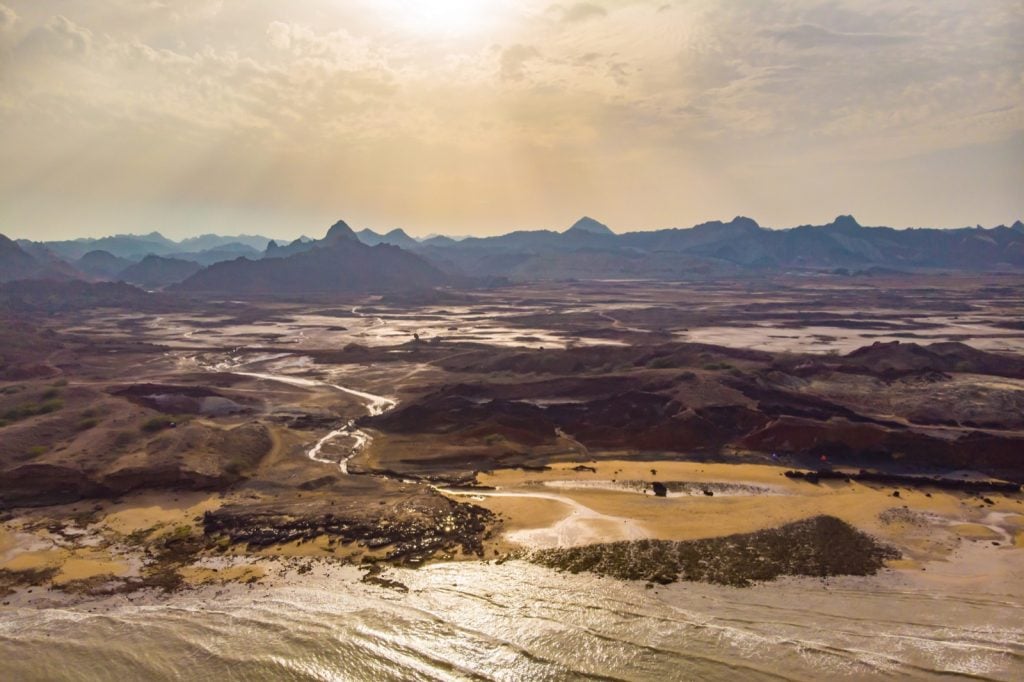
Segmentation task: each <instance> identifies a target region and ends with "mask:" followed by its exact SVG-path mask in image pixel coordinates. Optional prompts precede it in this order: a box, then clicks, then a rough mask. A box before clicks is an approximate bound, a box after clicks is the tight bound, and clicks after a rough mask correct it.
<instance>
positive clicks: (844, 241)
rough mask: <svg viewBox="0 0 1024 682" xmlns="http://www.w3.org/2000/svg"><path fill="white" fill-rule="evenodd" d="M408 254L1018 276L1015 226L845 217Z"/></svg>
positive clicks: (1022, 246) (571, 271)
mask: <svg viewBox="0 0 1024 682" xmlns="http://www.w3.org/2000/svg"><path fill="white" fill-rule="evenodd" d="M417 251H418V252H419V253H421V254H423V255H424V256H425V257H427V258H428V259H429V260H431V261H432V262H433V263H435V264H437V265H438V266H439V267H441V268H442V269H444V270H446V271H447V272H449V273H452V274H459V275H469V276H479V275H485V274H486V275H493V276H506V277H511V278H513V279H518V280H529V279H566V278H617V277H645V278H655V279H676V278H686V277H703V276H706V275H708V274H720V275H721V274H732V273H739V272H743V271H749V270H753V271H758V270H769V271H778V270H790V269H811V270H815V269H817V270H827V271H835V270H839V269H846V270H848V271H850V272H881V271H884V270H889V271H909V270H927V269H949V270H969V271H991V270H1012V271H1021V270H1024V225H1022V224H1021V223H1020V221H1018V222H1016V223H1014V225H1013V226H1011V227H1005V226H1000V227H996V228H992V229H987V230H986V229H983V228H980V227H978V228H974V227H971V228H962V229H952V230H940V229H908V230H896V229H893V228H889V227H863V226H862V225H860V223H859V222H858V221H857V220H856V219H855V218H854V217H853V216H850V215H843V216H839V217H837V218H836V219H835V220H834V221H832V222H831V223H828V224H827V225H820V226H814V225H804V226H800V227H795V228H791V229H782V230H776V229H767V228H764V227H761V226H760V225H758V224H757V222H756V221H754V220H752V219H750V218H746V217H737V218H734V219H732V220H731V221H729V222H720V221H713V222H709V223H703V224H701V225H696V226H694V227H691V228H684V229H680V228H674V229H668V230H655V231H650V232H631V233H625V234H620V235H616V234H615V233H613V232H612V231H611V230H609V229H608V228H607V227H606V226H605V225H602V224H601V223H599V222H597V221H596V220H593V219H591V218H583V219H581V220H580V221H578V222H577V223H576V224H574V225H573V226H572V227H570V228H569V229H568V230H566V231H565V232H563V233H561V234H559V233H556V232H551V231H548V230H539V231H533V232H512V233H510V234H506V235H501V236H498V237H483V238H480V237H477V238H468V239H465V240H462V241H454V240H443V239H428V240H425V241H424V242H422V243H420V245H419V247H418V249H417Z"/></svg>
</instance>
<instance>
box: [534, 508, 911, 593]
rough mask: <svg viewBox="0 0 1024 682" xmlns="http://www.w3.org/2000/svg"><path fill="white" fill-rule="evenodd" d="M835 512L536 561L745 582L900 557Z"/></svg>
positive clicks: (553, 554) (661, 578)
mask: <svg viewBox="0 0 1024 682" xmlns="http://www.w3.org/2000/svg"><path fill="white" fill-rule="evenodd" d="M899 556H900V554H899V552H897V551H896V550H895V549H892V548H890V547H887V546H885V545H882V544H879V543H878V542H877V541H875V540H874V539H873V538H871V537H870V536H868V535H865V534H864V533H862V532H860V531H859V530H857V529H856V528H854V527H853V526H850V525H849V524H847V523H846V522H844V521H841V520H839V519H837V518H835V517H832V516H816V517H814V518H810V519H805V520H803V521H797V522H795V523H790V524H787V525H785V526H782V527H780V528H772V529H769V530H762V531H757V532H756V533H746V534H742V535H730V536H728V537H723V538H710V539H707V540H689V541H685V542H672V541H668V540H639V541H634V542H616V543H611V544H605V545H590V546H586V547H572V548H568V549H547V550H541V551H539V552H535V553H534V554H533V555H532V556H530V560H531V561H534V562H535V563H538V564H541V565H544V566H548V567H551V568H557V569H561V570H567V571H571V572H573V573H580V572H583V571H589V572H591V573H598V574H600V575H609V576H612V577H615V578H620V579H623V580H647V581H650V582H656V583H662V584H665V583H670V582H675V581H677V580H687V581H694V582H709V583H719V584H723V585H735V586H737V587H746V586H748V585H750V584H751V583H754V582H760V581H768V580H774V579H776V578H779V577H781V576H787V575H793V576H813V577H827V576H837V575H872V574H874V573H876V572H878V571H879V570H880V569H881V568H882V567H883V566H884V563H885V561H886V560H888V559H896V558H899Z"/></svg>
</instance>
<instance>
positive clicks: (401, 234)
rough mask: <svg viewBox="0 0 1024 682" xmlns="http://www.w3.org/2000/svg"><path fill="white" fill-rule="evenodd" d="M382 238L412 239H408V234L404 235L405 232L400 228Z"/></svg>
mask: <svg viewBox="0 0 1024 682" xmlns="http://www.w3.org/2000/svg"><path fill="white" fill-rule="evenodd" d="M384 236H385V237H401V238H403V239H412V237H410V236H409V235H408V234H407V233H406V231H405V230H403V229H402V228H400V227H396V228H395V229H393V230H391V231H390V232H388V233H387V234H386V235H384Z"/></svg>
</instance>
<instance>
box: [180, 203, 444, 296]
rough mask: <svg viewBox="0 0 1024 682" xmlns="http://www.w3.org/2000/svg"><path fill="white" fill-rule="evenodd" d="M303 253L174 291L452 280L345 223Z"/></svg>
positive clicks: (279, 290) (388, 286)
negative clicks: (361, 237) (363, 238)
mask: <svg viewBox="0 0 1024 682" xmlns="http://www.w3.org/2000/svg"><path fill="white" fill-rule="evenodd" d="M302 244H303V246H304V247H308V248H305V249H304V250H302V251H300V252H297V253H293V254H292V255H287V256H280V257H277V256H274V255H272V253H271V252H272V249H270V248H269V247H268V251H267V257H265V258H263V259H261V260H249V259H247V258H238V259H235V260H232V261H226V262H222V263H216V264H214V265H212V266H210V267H208V268H205V269H203V270H201V271H200V272H198V273H196V274H194V275H192V276H191V277H189V278H188V279H186V280H185V281H183V282H181V283H180V284H178V285H176V286H174V287H172V290H174V291H179V292H188V293H230V294H236V295H247V294H263V295H267V294H284V295H289V294H308V293H331V292H338V291H346V292H387V291H402V290H410V289H429V288H431V287H435V286H439V285H442V284H446V283H448V282H449V278H448V277H447V276H446V275H445V274H444V273H442V272H441V271H440V270H438V269H437V268H436V267H434V266H433V265H431V264H430V263H428V262H427V261H426V260H424V259H423V258H422V257H420V256H418V255H416V254H413V253H411V252H409V251H405V250H403V249H401V248H399V247H397V246H393V245H390V244H377V245H376V246H369V245H367V244H364V243H363V242H361V241H360V240H359V237H357V236H356V233H355V232H353V231H352V228H350V227H349V226H348V225H347V224H346V223H345V222H344V221H338V222H337V223H335V224H334V225H333V226H331V228H330V230H328V232H327V235H326V236H325V237H324V238H323V239H320V240H316V241H312V242H308V243H306V242H302Z"/></svg>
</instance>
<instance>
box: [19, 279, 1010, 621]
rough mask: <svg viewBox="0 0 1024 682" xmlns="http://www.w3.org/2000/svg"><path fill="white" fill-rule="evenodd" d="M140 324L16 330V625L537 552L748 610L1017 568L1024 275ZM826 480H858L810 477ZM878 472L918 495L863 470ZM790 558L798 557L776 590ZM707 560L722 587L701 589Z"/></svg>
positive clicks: (173, 306) (131, 320)
mask: <svg viewBox="0 0 1024 682" xmlns="http://www.w3.org/2000/svg"><path fill="white" fill-rule="evenodd" d="M142 310H143V309H140V307H139V306H138V305H137V304H133V305H130V306H128V305H124V304H119V305H113V306H108V307H103V306H96V307H90V308H89V309H88V310H85V311H83V310H75V309H73V307H71V308H70V309H69V307H68V306H66V305H61V306H59V309H53V308H47V307H46V304H39V303H38V302H36V303H35V304H34V307H29V308H27V309H20V310H17V311H14V312H10V313H7V314H6V317H5V321H6V324H5V328H4V329H5V331H4V342H5V345H4V352H3V356H4V357H3V362H2V365H0V379H2V380H0V419H2V421H0V470H2V479H0V504H2V506H3V509H4V519H5V520H4V525H3V532H2V535H0V591H3V592H5V593H7V597H5V599H7V600H8V601H10V600H16V601H19V603H32V600H33V599H42V598H43V597H41V596H40V593H39V592H38V591H36V592H29V590H33V589H36V588H38V587H39V586H44V587H47V588H48V590H47V592H46V594H48V595H50V597H47V598H52V595H53V594H56V593H63V594H67V593H72V594H97V593H113V592H122V593H126V594H133V593H137V592H138V591H140V590H146V589H151V590H170V589H179V588H181V587H183V586H188V585H196V584H203V583H208V582H218V581H243V582H245V581H259V580H265V579H267V575H268V570H269V569H267V568H266V566H264V562H267V561H271V560H274V561H278V560H280V557H291V558H294V559H295V560H300V561H302V560H313V559H317V560H320V559H323V560H327V559H329V560H332V561H344V562H350V563H358V564H362V565H367V566H369V565H376V564H377V563H378V562H384V563H387V564H402V565H409V566H416V565H420V564H422V563H423V562H425V561H428V560H431V559H449V560H455V559H474V560H475V559H480V558H486V559H498V560H504V559H506V558H508V557H510V556H524V555H531V553H536V554H535V555H534V556H535V558H536V560H538V561H543V562H544V563H545V564H547V565H553V566H561V567H563V568H568V569H571V570H595V571H598V572H603V573H608V574H611V575H616V576H618V577H633V578H642V579H648V580H655V581H658V582H662V581H664V580H667V579H670V578H671V579H673V580H675V579H697V580H716V581H719V582H727V583H736V584H744V583H745V582H747V581H749V580H758V579H765V578H770V577H774V576H776V575H787V574H810V575H830V574H834V573H855V574H856V573H861V572H870V571H874V570H877V568H879V567H881V566H882V565H888V566H890V567H896V568H900V569H902V570H912V569H913V570H919V569H920V568H923V567H925V566H926V565H929V562H935V561H949V560H950V558H951V557H960V558H961V559H963V558H964V557H965V556H966V557H967V559H965V561H967V560H970V561H973V560H974V559H970V557H972V556H974V555H975V554H977V553H978V552H984V553H986V556H988V554H990V553H992V552H996V553H999V554H997V555H995V556H997V557H998V558H999V560H1000V561H1002V558H1003V557H1004V556H1011V555H1012V556H1016V554H1017V550H1016V549H1014V548H1019V546H1020V545H1021V544H1022V540H1021V528H1022V527H1024V516H1022V513H1024V509H1022V508H1021V495H1020V493H1019V492H1014V486H1009V487H1007V486H1005V483H1006V482H1010V483H1015V484H1020V483H1021V482H1022V481H1024V466H1022V461H1021V453H1024V418H1022V414H1024V330H1022V329H1021V328H1020V324H1019V322H1018V320H1019V319H1021V318H1022V317H1024V283H1022V282H1020V281H1019V278H1018V279H1015V278H1011V277H991V278H987V279H986V278H953V277H949V278H924V277H908V276H901V277H898V278H893V279H891V280H885V281H880V279H879V278H841V277H822V278H818V277H814V278H810V277H802V278H795V277H794V278H779V279H777V280H773V281H768V282H765V281H760V282H759V283H757V284H754V283H749V282H743V281H741V282H738V283H731V284H723V283H714V284H708V285H696V284H691V285H672V284H665V283H646V282H606V283H564V284H551V285H545V286H544V287H539V286H523V287H512V288H506V289H498V290H489V291H476V292H456V291H445V292H438V293H434V294H429V295H424V296H419V297H415V298H406V299H403V298H397V297H391V298H372V299H352V300H330V301H304V302H301V303H294V302H289V301H284V300H282V301H270V302H267V301H262V302H245V301H221V302H217V301H201V302H200V301H195V300H188V299H181V298H172V297H168V296H164V295H154V296H153V298H152V299H151V300H149V301H147V304H146V306H145V308H144V312H143V311H142ZM818 469H823V470H827V471H831V472H840V473H839V474H838V475H837V476H836V477H835V478H830V479H826V480H815V481H813V482H812V481H809V480H806V479H798V478H792V477H786V476H785V475H784V474H785V472H786V471H787V470H800V471H815V470H818ZM862 469H863V470H865V471H868V472H881V473H884V474H886V475H891V476H893V477H895V478H893V479H891V481H896V483H895V484H893V483H891V482H890V479H886V480H887V482H885V483H881V482H871V481H867V482H864V481H860V480H856V481H854V480H850V481H847V480H845V478H844V477H845V476H846V474H844V473H842V472H849V474H850V475H851V476H855V475H857V474H858V472H859V471H860V470H862ZM922 477H931V478H932V480H933V481H934V480H939V479H941V481H942V486H939V487H936V486H934V485H930V484H928V482H927V481H924V480H922ZM986 481H992V482H995V483H997V485H994V487H991V489H988V488H985V487H984V485H985V482H986ZM999 482H1002V483H999ZM968 483H970V484H971V485H968ZM979 485H980V487H979ZM1000 486H1002V487H1000ZM800 523H804V524H805V525H802V526H801V525H799V524H800ZM787 524H788V525H787ZM793 524H798V525H796V526H794V525H793ZM806 524H812V525H811V526H808V525H806ZM846 528H849V533H846V531H845V530H843V532H839V531H836V532H832V531H835V530H836V529H841V530H842V529H846ZM773 529H778V530H773ZM794 529H795V530H794ZM808 529H810V530H808ZM822 529H824V530H822ZM829 529H831V530H829ZM772 533H775V534H774V535H773V534H772ZM787 533H788V535H787ZM844 533H845V534H844ZM861 533H867V534H868V535H869V536H870V541H871V543H872V544H865V542H866V541H865V540H864V539H863V538H864V537H867V536H862V535H861ZM836 537H840V538H846V540H847V541H846V542H840V544H841V545H842V547H837V546H835V545H834V544H829V543H830V542H832V541H833V540H834V539H835V538H836ZM716 538H727V539H726V540H721V541H719V540H716ZM728 538H732V539H731V540H730V539H728ZM829 538H832V539H833V540H829ZM695 542H698V543H699V542H704V543H705V544H701V545H694V544H679V543H695ZM723 542H724V543H725V544H724V545H722V544H721V543H723ZM836 542H838V541H836ZM612 543H619V544H612ZM652 543H655V544H652ZM657 543H675V544H657ZM715 543H719V544H715ZM794 544H796V545H799V546H800V547H803V548H804V549H806V551H805V552H803V554H800V556H803V557H804V559H803V560H801V561H798V562H796V563H795V564H794V565H791V566H790V565H786V566H782V567H778V570H774V569H772V570H766V569H765V562H766V561H767V562H769V563H771V562H770V561H769V560H768V558H767V557H768V555H769V554H771V552H773V551H777V549H778V548H779V547H783V548H784V547H785V546H787V545H789V546H792V545H794ZM725 546H728V547H737V546H743V547H747V548H748V550H743V551H740V552H739V553H738V554H736V553H734V554H730V553H729V552H726V551H724V550H723V549H722V547H725ZM773 547H774V548H776V549H772V548H773ZM581 548H582V549H581ZM968 550H970V551H968ZM552 552H553V553H552ZM580 552H584V553H583V554H580ZM702 553H710V554H709V556H710V555H714V556H716V557H719V563H720V564H721V565H720V566H719V569H716V571H714V572H711V573H708V574H700V573H699V572H694V570H693V569H692V566H695V565H697V564H693V563H692V562H693V561H697V560H698V559H699V557H700V556H702ZM670 555H671V557H675V558H666V557H669V556H670ZM847 555H848V558H849V561H838V562H831V561H823V560H822V557H823V556H828V557H842V556H847ZM968 555H969V556H968ZM657 557H660V558H661V560H662V562H663V563H662V564H659V563H658V562H659V560H658V559H657ZM687 557H689V558H687ZM695 557H696V558H695ZM723 557H724V558H723ZM730 557H731V558H730ZM758 557H761V558H758ZM688 562H689V563H688ZM267 565H269V564H267ZM687 566H690V567H691V568H690V569H689V570H687V568H686V567H687ZM1006 570H1008V571H1009V570H1016V569H1010V568H1007V569H1006ZM709 576H710V577H709ZM367 577H368V579H375V580H386V578H381V577H380V576H379V575H378V573H376V572H373V573H371V574H368V576H367Z"/></svg>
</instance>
